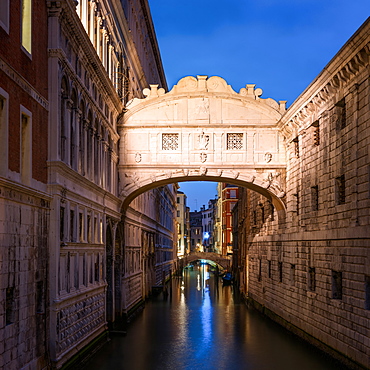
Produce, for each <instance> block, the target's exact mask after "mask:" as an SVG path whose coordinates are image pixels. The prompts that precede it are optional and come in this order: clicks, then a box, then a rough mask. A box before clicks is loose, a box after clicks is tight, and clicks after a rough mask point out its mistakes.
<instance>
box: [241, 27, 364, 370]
mask: <svg viewBox="0 0 370 370" xmlns="http://www.w3.org/2000/svg"><path fill="white" fill-rule="evenodd" d="M369 54H370V21H369V20H368V21H367V22H365V23H364V25H363V26H362V27H361V28H360V29H359V30H358V31H357V32H356V33H355V35H354V36H353V37H352V38H351V39H350V40H349V41H348V42H347V43H346V44H345V45H344V46H343V48H342V49H341V50H340V51H339V52H338V54H337V55H336V56H335V57H334V58H333V59H332V61H331V62H330V63H329V64H328V65H327V66H326V67H325V69H324V70H323V71H322V72H321V73H320V75H319V76H318V77H317V78H316V79H315V80H314V81H313V82H312V84H311V85H310V86H309V87H308V88H307V89H306V90H305V91H304V92H303V93H302V94H301V96H300V97H299V98H298V99H297V100H296V101H295V102H294V103H293V104H292V105H291V107H290V108H289V109H288V111H287V112H286V113H285V115H284V116H283V117H282V119H281V121H280V122H279V126H280V127H281V130H282V132H284V136H285V142H286V145H287V150H288V152H287V156H288V158H287V160H288V165H287V174H286V176H287V181H286V183H287V189H286V195H285V197H284V201H285V203H286V213H285V215H282V214H279V215H277V214H276V213H273V212H271V205H270V203H269V202H268V200H267V199H266V198H263V197H262V196H260V195H258V194H256V193H252V192H249V191H245V192H244V194H243V193H241V198H242V199H244V203H247V204H248V207H247V210H248V212H246V213H247V214H243V211H241V210H240V209H239V210H238V213H239V214H242V216H243V218H241V219H240V222H239V225H240V224H241V225H242V227H241V230H239V237H238V243H239V245H238V247H239V248H237V249H236V250H237V251H238V252H237V253H238V254H239V257H238V258H239V263H238V266H237V267H238V274H239V275H238V276H239V277H240V284H241V289H242V291H243V293H244V294H246V295H247V296H248V298H249V300H250V301H251V302H253V305H254V306H257V307H259V309H260V310H261V311H263V312H264V313H266V314H267V315H268V316H270V317H271V318H273V319H274V320H275V321H278V322H280V323H281V324H282V325H283V326H285V327H287V328H288V329H290V330H292V331H293V332H295V333H297V334H299V335H300V336H302V337H304V338H305V339H308V340H309V341H310V342H312V343H314V344H316V345H317V346H319V347H320V348H325V350H327V351H328V352H329V353H332V354H334V353H336V355H338V356H339V357H342V359H345V361H346V362H347V363H350V364H352V366H353V367H354V368H356V367H357V368H360V367H363V368H370V360H369V359H370V214H369V209H370V165H369V163H370V150H369V148H370V146H369V144H370V93H369V92H370V84H369V81H370V78H369V77H370V76H369V75H370V65H369ZM243 197H244V198H243ZM244 213H245V212H244ZM243 235H244V236H243ZM236 260H238V259H237V258H236Z"/></svg>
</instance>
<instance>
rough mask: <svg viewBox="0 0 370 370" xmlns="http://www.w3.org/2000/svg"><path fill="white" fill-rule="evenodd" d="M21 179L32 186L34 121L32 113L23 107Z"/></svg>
mask: <svg viewBox="0 0 370 370" xmlns="http://www.w3.org/2000/svg"><path fill="white" fill-rule="evenodd" d="M20 142H21V151H20V153H21V169H20V171H21V179H22V182H23V183H24V184H26V185H31V178H32V121H31V113H30V112H29V111H28V110H27V109H25V108H24V107H22V106H21V140H20Z"/></svg>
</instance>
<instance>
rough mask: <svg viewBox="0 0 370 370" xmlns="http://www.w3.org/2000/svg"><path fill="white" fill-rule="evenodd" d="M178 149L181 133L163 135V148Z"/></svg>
mask: <svg viewBox="0 0 370 370" xmlns="http://www.w3.org/2000/svg"><path fill="white" fill-rule="evenodd" d="M178 149H179V134H163V135H162V150H178Z"/></svg>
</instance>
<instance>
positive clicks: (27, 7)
mask: <svg viewBox="0 0 370 370" xmlns="http://www.w3.org/2000/svg"><path fill="white" fill-rule="evenodd" d="M21 4H22V9H21V12H22V24H21V27H22V31H21V32H22V34H21V37H22V46H23V48H24V49H25V50H26V51H27V52H28V53H29V54H32V0H22V2H21Z"/></svg>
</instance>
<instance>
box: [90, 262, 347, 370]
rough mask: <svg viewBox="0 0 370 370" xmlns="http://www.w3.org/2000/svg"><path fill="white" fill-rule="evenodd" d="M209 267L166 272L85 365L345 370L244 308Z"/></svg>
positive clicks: (121, 369)
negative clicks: (120, 332)
mask: <svg viewBox="0 0 370 370" xmlns="http://www.w3.org/2000/svg"><path fill="white" fill-rule="evenodd" d="M209 270H210V266H209V265H196V266H194V269H193V270H192V271H191V270H184V273H183V276H182V277H177V278H176V277H175V278H173V280H172V282H171V284H170V285H169V293H170V294H169V296H168V297H167V299H164V298H163V296H162V294H160V295H159V296H158V297H156V298H155V299H153V300H151V301H149V302H148V303H147V304H146V307H145V309H144V311H143V312H142V313H141V314H140V315H139V316H138V317H137V318H136V319H135V320H134V321H133V322H132V323H131V324H130V326H129V327H128V330H127V335H126V336H121V337H113V338H112V340H111V341H110V342H109V343H107V345H105V347H103V348H102V350H100V352H98V353H97V354H96V355H95V356H94V357H93V358H92V360H91V361H90V362H89V364H88V366H87V367H86V368H87V369H89V370H98V369H99V370H113V369H114V370H126V369H127V370H152V369H153V370H172V369H173V370H185V369H186V370H193V369H195V370H202V369H203V370H208V369H216V370H223V369H225V370H234V369H246V370H290V369H299V370H331V369H333V370H334V369H336V370H339V369H347V368H346V367H345V366H344V365H342V364H340V363H338V362H336V361H334V360H333V359H331V358H330V357H328V356H326V355H325V354H323V353H322V352H320V351H318V350H316V349H315V348H314V347H312V346H310V345H308V344H307V343H305V342H304V341H302V340H300V339H298V338H297V337H295V336H293V335H291V334H290V333H288V332H287V331H286V330H284V329H282V328H281V327H279V326H278V325H277V324H275V323H273V322H271V321H270V320H269V319H267V318H265V317H264V316H262V315H261V314H259V313H258V312H256V311H255V310H252V309H248V308H247V307H246V305H245V304H244V303H243V302H242V301H241V300H240V299H239V298H238V295H237V294H236V292H234V291H233V287H232V286H223V284H222V282H221V281H218V280H217V279H216V278H215V277H214V275H213V273H212V272H210V271H209Z"/></svg>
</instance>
